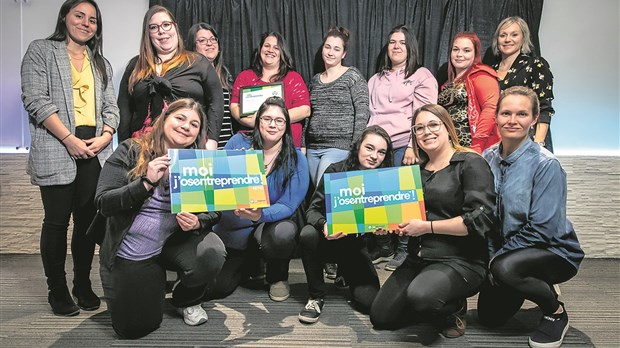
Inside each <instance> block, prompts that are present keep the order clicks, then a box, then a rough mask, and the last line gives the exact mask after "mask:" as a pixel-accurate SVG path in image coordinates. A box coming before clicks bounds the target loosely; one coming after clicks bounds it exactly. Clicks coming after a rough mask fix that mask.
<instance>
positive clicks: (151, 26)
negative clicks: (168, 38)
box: [149, 21, 174, 33]
mask: <svg viewBox="0 0 620 348" xmlns="http://www.w3.org/2000/svg"><path fill="white" fill-rule="evenodd" d="M173 26H174V22H168V21H166V22H161V24H159V25H157V24H149V31H150V32H151V33H156V32H158V31H159V28H161V30H162V31H170V29H172V27H173Z"/></svg>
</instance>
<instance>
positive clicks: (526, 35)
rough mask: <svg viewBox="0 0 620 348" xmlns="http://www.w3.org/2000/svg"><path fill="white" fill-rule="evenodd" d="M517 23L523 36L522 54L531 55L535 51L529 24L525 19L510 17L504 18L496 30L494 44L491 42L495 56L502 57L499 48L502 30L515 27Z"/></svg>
mask: <svg viewBox="0 0 620 348" xmlns="http://www.w3.org/2000/svg"><path fill="white" fill-rule="evenodd" d="M515 23H517V25H518V26H519V28H521V34H523V43H522V44H521V52H522V53H530V52H532V50H533V49H534V44H533V43H532V38H531V37H530V27H528V26H527V22H526V21H525V20H523V18H521V17H518V16H514V17H508V18H504V19H503V20H502V21H501V22H499V25H498V26H497V29H495V34H493V42H491V47H492V48H493V54H495V55H496V56H499V55H500V52H499V48H498V47H497V39H498V38H499V32H500V31H501V30H502V28H504V27H507V26H509V25H513V24H515Z"/></svg>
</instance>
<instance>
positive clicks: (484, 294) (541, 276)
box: [478, 248, 577, 326]
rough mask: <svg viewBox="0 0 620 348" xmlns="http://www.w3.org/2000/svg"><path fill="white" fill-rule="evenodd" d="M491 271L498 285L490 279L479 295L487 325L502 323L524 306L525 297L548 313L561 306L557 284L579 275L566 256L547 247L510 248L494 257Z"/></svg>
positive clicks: (480, 310)
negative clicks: (511, 249) (554, 285)
mask: <svg viewBox="0 0 620 348" xmlns="http://www.w3.org/2000/svg"><path fill="white" fill-rule="evenodd" d="M490 272H491V275H492V276H493V280H494V283H495V284H493V285H492V284H491V283H490V282H486V283H485V284H484V286H483V287H482V289H481V290H480V296H479V297H478V317H479V319H480V322H481V323H482V324H484V325H487V326H500V325H502V324H504V323H505V322H506V321H507V320H508V319H510V318H511V317H512V316H513V315H515V313H517V311H518V310H519V309H520V308H521V305H523V301H524V300H525V299H527V300H530V301H532V302H534V303H536V304H537V305H538V307H539V308H540V310H541V311H542V312H543V313H544V314H546V315H549V314H553V313H554V312H555V311H556V310H557V309H558V307H559V306H560V304H559V302H558V300H557V295H556V293H555V292H554V290H553V284H558V283H563V282H565V281H567V280H569V279H571V278H572V277H574V276H575V274H577V270H576V269H575V268H574V267H573V266H572V265H571V264H570V263H569V262H568V261H566V260H565V259H563V258H562V257H560V256H558V255H556V254H554V253H552V252H551V251H549V250H546V249H536V248H525V249H518V250H513V251H509V252H507V253H505V254H502V255H500V256H497V257H496V258H494V259H493V261H492V262H491V266H490Z"/></svg>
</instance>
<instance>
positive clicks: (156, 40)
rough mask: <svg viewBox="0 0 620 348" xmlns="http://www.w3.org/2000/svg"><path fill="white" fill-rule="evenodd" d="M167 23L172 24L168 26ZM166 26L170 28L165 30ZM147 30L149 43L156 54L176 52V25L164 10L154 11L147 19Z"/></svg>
mask: <svg viewBox="0 0 620 348" xmlns="http://www.w3.org/2000/svg"><path fill="white" fill-rule="evenodd" d="M169 24H172V26H169ZM156 26H157V27H156ZM166 27H169V28H170V30H165V28H166ZM155 28H156V30H155ZM148 30H149V36H150V38H151V43H152V44H153V47H154V48H155V51H156V52H157V54H158V55H167V54H173V53H174V52H176V50H177V48H178V46H179V36H178V34H177V28H176V25H174V22H173V21H172V18H170V16H169V15H168V14H167V13H166V12H157V13H155V14H154V15H153V16H152V17H151V19H149V23H148Z"/></svg>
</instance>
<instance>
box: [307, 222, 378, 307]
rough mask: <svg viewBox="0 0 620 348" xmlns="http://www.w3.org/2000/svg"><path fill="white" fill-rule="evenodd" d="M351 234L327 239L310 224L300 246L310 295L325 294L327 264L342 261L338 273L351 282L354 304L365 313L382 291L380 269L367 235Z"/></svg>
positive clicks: (319, 295) (311, 296) (350, 288)
mask: <svg viewBox="0 0 620 348" xmlns="http://www.w3.org/2000/svg"><path fill="white" fill-rule="evenodd" d="M356 237H357V236H347V237H344V238H341V239H337V240H327V239H326V238H325V237H324V236H323V231H317V229H316V228H314V226H311V225H307V226H305V227H304V228H303V229H302V230H301V235H300V242H299V244H300V247H301V260H302V261H303V265H304V270H305V272H306V279H307V281H308V290H309V292H310V298H313V299H318V298H323V297H325V289H324V287H325V280H324V279H323V264H324V263H325V262H326V261H328V262H329V261H331V262H336V263H337V264H338V273H339V274H340V275H342V276H343V277H344V279H345V280H346V282H347V284H348V285H349V291H350V292H351V297H352V299H353V303H354V304H355V305H356V306H357V309H359V310H360V311H361V312H364V313H367V312H368V310H369V309H370V305H371V304H372V302H373V300H374V299H375V297H376V296H377V292H378V291H379V277H378V276H377V270H376V269H375V266H374V265H373V264H372V261H371V260H370V256H369V255H368V252H367V251H366V248H365V247H364V240H363V238H361V237H359V238H356Z"/></svg>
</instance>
